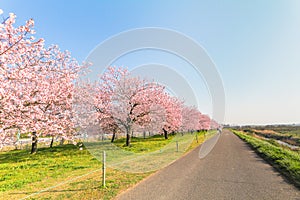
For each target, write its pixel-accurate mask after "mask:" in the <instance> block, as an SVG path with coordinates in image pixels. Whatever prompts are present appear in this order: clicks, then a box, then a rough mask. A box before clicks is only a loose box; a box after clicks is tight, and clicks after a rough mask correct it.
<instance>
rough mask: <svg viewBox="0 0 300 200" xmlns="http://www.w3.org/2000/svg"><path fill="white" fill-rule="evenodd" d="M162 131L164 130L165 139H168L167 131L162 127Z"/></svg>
mask: <svg viewBox="0 0 300 200" xmlns="http://www.w3.org/2000/svg"><path fill="white" fill-rule="evenodd" d="M163 131H164V136H165V139H168V131H166V129H163Z"/></svg>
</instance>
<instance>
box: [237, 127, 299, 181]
mask: <svg viewBox="0 0 300 200" xmlns="http://www.w3.org/2000/svg"><path fill="white" fill-rule="evenodd" d="M233 132H234V133H235V134H236V135H237V136H239V137H240V138H241V139H243V140H244V141H246V142H247V143H249V144H250V145H251V146H252V147H253V148H254V149H255V151H257V152H258V153H259V154H260V155H261V156H262V157H263V158H264V159H266V160H267V161H268V162H270V163H271V164H272V165H273V166H274V167H275V168H277V169H278V170H279V171H280V172H281V173H283V174H284V175H285V176H286V177H287V178H288V179H289V180H291V181H292V182H294V183H295V184H296V185H297V186H298V187H300V154H299V153H298V152H294V151H291V150H288V149H284V148H282V147H279V146H276V145H274V144H272V143H270V142H268V141H264V140H261V139H258V138H255V137H253V136H250V135H248V134H246V133H245V132H241V131H235V130H233Z"/></svg>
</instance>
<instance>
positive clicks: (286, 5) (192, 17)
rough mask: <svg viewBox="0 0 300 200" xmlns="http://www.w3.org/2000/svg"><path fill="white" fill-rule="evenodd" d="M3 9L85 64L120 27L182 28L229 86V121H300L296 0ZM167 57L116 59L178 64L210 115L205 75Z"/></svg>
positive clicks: (15, 2) (299, 9)
mask: <svg viewBox="0 0 300 200" xmlns="http://www.w3.org/2000/svg"><path fill="white" fill-rule="evenodd" d="M0 8H1V9H2V10H3V11H4V15H8V13H9V12H14V13H15V14H16V15H17V23H18V24H22V23H24V21H26V20H27V19H29V18H33V19H34V20H35V22H36V26H35V30H36V31H37V37H43V38H45V40H46V43H47V44H58V45H59V46H60V48H61V49H62V50H66V49H67V50H69V51H71V52H72V55H73V56H74V57H75V58H76V59H77V60H79V61H83V60H84V59H85V58H86V57H87V55H88V54H89V52H90V51H91V50H93V49H94V48H95V47H96V46H97V45H98V44H99V43H101V42H102V41H104V40H105V39H107V38H109V37H111V36H113V35H115V34H118V33H120V32H122V31H126V30H129V29H133V28H143V27H161V28H168V29H172V30H176V31H178V32H181V33H183V34H185V35H187V36H189V37H191V38H193V39H194V40H195V41H197V42H198V43H199V44H200V45H202V47H203V48H204V49H205V50H206V51H207V53H208V54H209V56H210V57H211V59H212V60H213V61H214V63H215V64H216V67H217V69H218V71H219V73H220V75H221V77H222V80H223V84H224V88H225V94H226V117H225V122H226V123H231V124H269V123H299V122H300V90H299V86H300V78H299V75H300V55H299V54H300V3H299V1H297V0H295V1H288V0H287V1H284V0H282V1H279V0H278V1H272V0H264V1H261V0H253V1H233V0H228V1H221V0H220V1H199V0H195V1H166V0H165V1H159V0H157V1H137V0H136V1H121V0H120V1H58V0H51V1H38V0H26V1H24V0H0ZM141 57H142V58H143V59H141ZM169 57H170V56H167V55H164V54H160V55H158V53H157V52H151V51H148V52H143V54H142V55H139V53H136V54H132V55H129V56H128V58H127V59H126V58H121V59H119V60H118V61H116V64H118V65H126V66H129V67H135V66H136V65H141V64H143V63H147V62H150V61H151V59H153V62H156V63H157V62H160V63H161V62H163V63H164V64H167V65H176V64H174V63H177V66H175V68H176V70H178V71H179V72H180V73H181V74H183V75H184V77H185V78H186V79H188V80H189V81H190V84H191V85H192V86H193V89H194V91H195V92H196V93H197V96H198V97H199V99H198V107H199V109H200V110H201V111H202V112H204V113H211V109H212V105H211V100H210V96H209V91H207V89H206V87H205V83H204V81H203V79H201V77H200V78H199V79H197V77H193V72H192V71H190V70H186V69H187V68H188V67H185V68H184V69H183V68H182V69H181V68H180V66H179V64H181V65H185V64H184V63H182V62H180V61H177V60H176V59H177V58H173V60H172V58H169ZM162 58H164V59H163V61H162ZM167 58H168V59H167ZM197 81H198V82H197Z"/></svg>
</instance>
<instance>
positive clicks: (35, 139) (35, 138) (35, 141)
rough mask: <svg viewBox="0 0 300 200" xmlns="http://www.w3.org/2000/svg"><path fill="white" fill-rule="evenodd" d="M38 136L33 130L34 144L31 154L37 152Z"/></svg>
mask: <svg viewBox="0 0 300 200" xmlns="http://www.w3.org/2000/svg"><path fill="white" fill-rule="evenodd" d="M37 143H38V140H37V136H36V132H32V145H31V154H35V153H36V152H37Z"/></svg>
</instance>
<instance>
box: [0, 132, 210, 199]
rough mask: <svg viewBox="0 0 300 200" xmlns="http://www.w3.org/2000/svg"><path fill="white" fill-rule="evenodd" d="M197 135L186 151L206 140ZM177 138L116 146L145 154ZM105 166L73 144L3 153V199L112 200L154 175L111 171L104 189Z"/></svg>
mask: <svg viewBox="0 0 300 200" xmlns="http://www.w3.org/2000/svg"><path fill="white" fill-rule="evenodd" d="M197 134H198V136H197V137H198V143H197V142H196V140H195V138H196V137H194V139H193V141H192V143H190V146H189V147H188V148H186V149H185V150H182V151H185V152H186V151H188V150H191V149H192V148H194V147H196V146H197V145H199V144H201V142H203V141H204V139H205V137H204V134H203V133H197ZM210 135H212V133H210ZM174 138H176V136H171V137H170V139H169V140H165V139H164V138H163V137H162V136H154V137H150V138H147V139H142V138H133V139H132V146H131V147H130V148H129V147H122V146H123V144H124V141H123V140H124V139H119V140H117V141H116V145H119V146H120V147H121V148H123V149H124V150H126V152H130V151H131V152H138V153H142V154H143V153H145V152H155V151H157V150H158V149H161V148H163V147H165V146H168V144H172V142H173V143H174ZM183 138H184V137H183ZM171 146H174V145H173V144H172V145H171ZM181 155H182V154H181ZM101 166H102V164H101V162H99V160H97V159H96V158H95V156H93V155H91V154H90V151H88V150H87V149H86V148H85V147H84V148H83V150H79V146H75V145H71V144H69V145H62V146H55V147H53V148H40V149H39V150H38V153H37V154H35V155H31V154H29V151H28V150H13V151H9V152H0V199H22V198H27V199H111V198H113V197H114V196H116V195H117V194H118V193H119V192H121V191H123V190H126V189H127V188H129V187H131V186H133V185H135V184H136V183H137V182H139V181H140V180H142V179H143V178H145V177H147V176H149V175H150V174H151V173H153V172H144V173H128V172H124V171H121V170H116V169H112V168H108V169H107V175H106V177H107V180H106V188H103V187H102V185H101V180H102V170H101Z"/></svg>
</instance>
